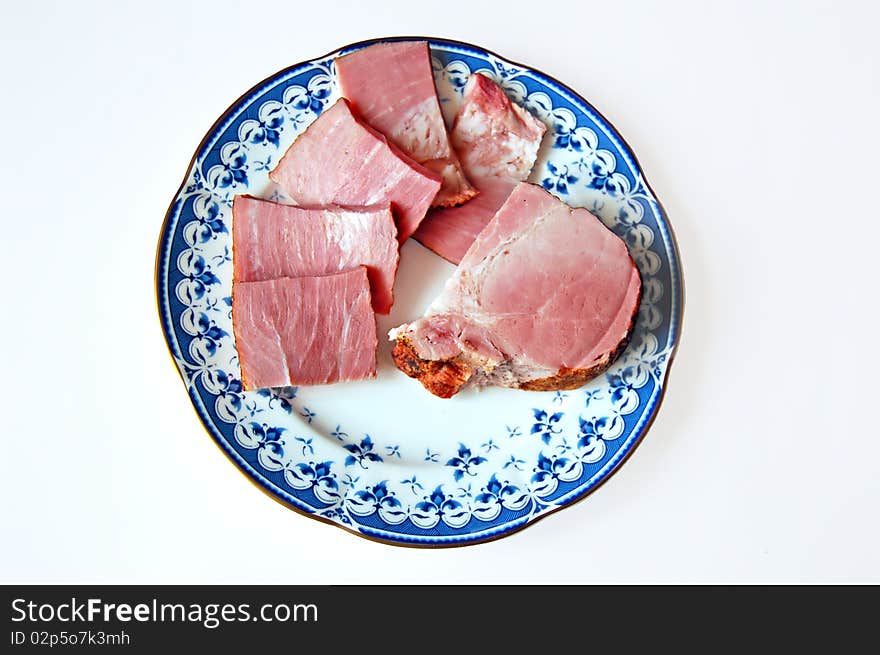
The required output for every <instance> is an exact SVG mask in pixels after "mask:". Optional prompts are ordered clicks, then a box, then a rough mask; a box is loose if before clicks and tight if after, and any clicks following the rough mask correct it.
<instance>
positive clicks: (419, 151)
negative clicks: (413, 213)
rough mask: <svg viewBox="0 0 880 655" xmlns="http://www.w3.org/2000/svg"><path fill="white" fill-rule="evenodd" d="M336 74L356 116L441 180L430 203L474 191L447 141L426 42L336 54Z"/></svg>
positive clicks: (453, 200) (443, 203)
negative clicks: (438, 188)
mask: <svg viewBox="0 0 880 655" xmlns="http://www.w3.org/2000/svg"><path fill="white" fill-rule="evenodd" d="M336 74H337V77H338V79H339V87H340V89H341V90H342V95H343V96H345V97H346V98H348V100H349V101H350V102H351V104H352V106H353V107H354V110H355V111H356V112H357V113H358V114H359V115H360V116H361V118H363V119H364V120H365V121H366V122H367V123H369V124H370V125H371V126H373V127H374V128H376V129H377V130H379V131H380V132H381V133H382V134H384V135H385V136H386V137H388V139H389V140H390V141H391V142H392V143H394V144H395V145H396V146H397V147H398V148H400V149H401V150H403V152H405V153H406V154H408V155H409V156H410V157H412V158H413V159H415V160H416V161H417V162H419V163H420V164H422V165H423V166H425V167H426V168H428V169H429V170H431V171H434V172H435V173H437V174H438V175H440V176H441V177H442V178H443V186H442V187H441V188H440V192H439V193H438V194H437V196H436V198H434V202H433V203H432V204H433V206H435V207H451V206H454V205H458V204H461V203H463V202H465V201H467V200H468V199H470V198H472V197H473V196H475V195H476V194H477V192H476V190H475V189H474V188H473V187H472V186H471V184H470V183H469V182H468V180H467V177H466V176H465V174H464V173H463V172H462V169H461V165H460V163H459V161H458V158H457V157H456V154H455V151H454V150H453V149H452V147H451V146H450V144H449V134H448V133H447V131H446V124H445V123H444V122H443V115H442V113H441V111H440V102H439V101H438V99H437V89H436V88H435V87H434V75H433V72H432V70H431V54H430V51H429V49H428V44H427V42H425V41H397V42H391V43H377V44H375V45H371V46H368V47H366V48H363V49H361V50H357V51H355V52H352V53H350V54H347V55H344V56H342V57H339V58H338V59H337V60H336Z"/></svg>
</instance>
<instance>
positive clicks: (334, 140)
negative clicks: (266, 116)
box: [269, 99, 440, 243]
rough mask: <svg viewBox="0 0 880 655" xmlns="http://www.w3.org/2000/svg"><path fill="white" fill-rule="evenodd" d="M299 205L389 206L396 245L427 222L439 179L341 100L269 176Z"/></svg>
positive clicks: (308, 131) (312, 127) (313, 126)
mask: <svg viewBox="0 0 880 655" xmlns="http://www.w3.org/2000/svg"><path fill="white" fill-rule="evenodd" d="M269 178H270V179H271V180H272V181H273V182H275V183H276V184H278V186H280V187H281V188H282V189H284V191H285V192H286V193H287V194H288V195H289V196H290V197H291V198H292V199H293V201H294V202H295V203H296V204H298V205H311V206H322V205H331V204H332V205H344V206H349V207H366V206H370V205H384V204H388V203H390V204H391V210H392V212H393V213H394V218H395V221H396V222H397V240H398V241H399V242H400V243H403V242H404V241H406V239H408V238H409V236H410V235H411V234H412V233H413V232H414V231H415V229H416V228H417V227H418V225H419V223H420V222H421V220H422V219H423V218H424V217H425V212H427V211H428V207H430V205H431V200H432V199H433V198H434V196H435V195H436V194H437V191H438V189H439V188H440V178H439V177H438V176H437V175H435V174H434V173H431V172H430V171H428V170H426V169H425V168H424V167H422V166H421V165H419V164H418V163H416V162H414V161H413V160H411V159H410V158H409V157H407V156H406V155H404V154H403V153H401V152H400V151H399V150H397V149H396V148H394V147H393V146H391V145H390V144H389V143H388V142H387V141H386V140H385V138H384V137H383V136H382V135H381V134H379V133H378V132H376V131H375V130H374V129H372V128H370V127H369V126H367V125H365V124H364V123H362V122H360V121H358V120H357V119H356V118H355V117H354V115H353V114H352V113H351V108H350V107H349V105H348V102H346V101H345V99H340V100H338V101H337V102H336V103H335V104H334V105H333V106H332V107H330V108H329V109H327V110H326V111H324V113H322V114H321V115H320V116H319V117H318V118H317V119H315V122H314V123H312V124H311V125H309V127H308V128H307V129H306V131H305V132H304V133H303V134H301V135H300V136H299V137H298V138H297V139H296V140H295V141H294V142H293V145H291V146H290V148H289V149H288V150H287V152H286V153H285V154H284V157H282V158H281V161H279V162H278V165H277V166H276V167H275V169H274V170H272V171H271V172H270V173H269Z"/></svg>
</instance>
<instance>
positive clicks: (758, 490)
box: [0, 0, 880, 583]
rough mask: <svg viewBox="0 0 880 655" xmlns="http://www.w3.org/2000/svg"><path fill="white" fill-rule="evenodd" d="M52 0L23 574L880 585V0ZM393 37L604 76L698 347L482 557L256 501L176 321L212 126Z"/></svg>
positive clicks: (8, 489)
mask: <svg viewBox="0 0 880 655" xmlns="http://www.w3.org/2000/svg"><path fill="white" fill-rule="evenodd" d="M31 4H32V3H24V2H18V3H4V5H3V8H2V9H0V62H2V63H0V88H2V89H3V92H2V94H3V102H2V103H0V125H2V131H3V140H2V143H3V148H2V156H0V189H2V192H3V199H4V202H5V207H4V211H3V213H2V219H0V220H2V221H3V232H2V233H3V237H2V244H3V248H2V251H3V256H2V258H0V267H2V277H3V279H4V280H5V291H4V298H3V300H4V302H3V306H4V311H3V320H2V321H0V337H2V343H3V344H4V350H5V354H6V362H5V366H4V371H5V373H4V375H3V376H2V378H0V397H2V398H3V399H4V401H5V402H4V405H3V407H4V411H3V420H2V435H3V436H2V439H3V444H2V451H0V452H2V454H0V493H2V500H0V522H2V525H3V528H2V538H0V582H7V583H9V582H120V583H121V582H127V583H128V582H175V583H190V582H267V583H270V582H271V583H274V582H284V583H344V582H349V583H361V582H378V583H393V582H401V583H421V582H441V583H463V582H586V583H594V582H875V583H877V582H880V558H878V557H877V552H878V549H880V522H878V520H877V511H878V505H880V464H878V462H880V430H878V428H877V422H876V421H877V420H876V417H875V412H876V407H877V402H876V401H875V400H874V395H875V391H874V387H875V379H876V371H877V364H878V356H877V350H878V349H877V346H876V345H875V344H874V343H873V340H872V338H873V330H874V328H875V327H876V325H877V318H878V310H877V296H878V293H877V284H876V273H875V271H876V264H875V262H874V259H875V257H876V245H877V240H878V237H880V230H878V218H880V216H878V210H877V202H876V199H875V198H874V197H873V195H874V192H875V191H876V188H877V172H878V164H877V153H878V147H880V139H878V127H877V117H878V116H880V90H878V79H880V75H878V63H880V55H878V52H880V50H878V48H877V46H876V34H875V30H876V25H877V24H878V19H880V13H878V10H877V8H876V5H872V4H871V3H839V2H833V3H832V2H826V3H821V4H814V3H810V6H809V8H807V7H805V6H804V5H805V3H796V2H791V3H787V4H785V3H766V2H749V3H736V4H735V5H733V4H732V6H730V7H728V8H725V9H721V8H714V9H707V8H704V7H703V4H704V3H699V2H693V3H686V4H681V3H672V2H656V3H638V4H627V6H619V5H622V4H624V3H596V4H595V6H593V7H588V6H587V3H584V2H583V1H582V0H580V1H577V2H562V1H557V2H554V3H552V4H551V5H546V6H542V5H541V4H540V3H538V4H535V3H534V2H530V3H524V2H522V3H521V2H512V1H509V0H508V1H507V2H505V3H503V9H500V10H499V9H495V10H490V9H489V8H488V7H486V8H484V7H483V6H482V4H481V3H479V4H478V3H474V2H461V3H456V2H446V3H444V4H443V7H444V9H443V10H442V11H440V10H438V9H437V7H438V5H436V4H435V5H431V4H425V8H424V9H421V10H420V9H418V6H419V5H420V4H421V3H415V2H411V1H404V2H394V3H370V4H369V7H368V8H362V5H364V4H366V3H362V2H350V3H339V2H337V3H331V2H321V3H316V6H317V7H318V9H317V10H314V11H313V10H309V9H302V8H299V9H297V6H298V5H299V4H300V3H296V2H283V3H273V4H272V6H270V5H269V3H259V4H258V5H255V7H256V9H252V10H248V9H246V7H247V6H248V3H200V4H197V5H193V6H192V7H191V8H186V9H179V8H175V5H177V4H178V3H176V2H150V3H141V4H140V5H136V4H135V3H130V4H129V5H128V6H127V7H122V6H117V4H116V3H109V2H108V3H106V4H103V5H93V6H91V8H87V7H86V5H85V3H81V5H82V6H79V7H77V6H74V5H73V4H67V3H65V4H62V3H58V4H57V6H54V7H46V6H37V5H36V4H34V5H33V6H31ZM119 4H120V5H121V4H122V3H119ZM181 4H182V3H181ZM487 4H489V3H487ZM331 5H336V6H331ZM455 5H457V6H455ZM844 5H846V6H844ZM315 21H318V22H315ZM305 24H309V27H308V29H303V26H304V25H305ZM242 25H249V26H251V27H252V29H251V30H248V31H245V32H242V31H240V30H239V29H238V27H239V26H242ZM285 26H287V27H285ZM394 34H429V35H437V36H447V37H450V38H457V39H460V40H464V41H470V42H473V43H477V44H480V45H483V46H485V47H487V48H489V49H491V50H494V51H496V52H498V53H499V54H502V55H504V56H506V57H509V58H511V59H513V60H516V61H522V62H525V63H527V64H529V65H532V66H534V67H537V68H539V69H541V70H543V71H545V72H547V73H549V74H551V75H553V76H554V77H557V78H559V79H561V80H563V81H565V82H566V83H567V84H569V85H570V86H572V87H573V88H574V89H576V90H578V91H580V92H581V93H582V94H583V95H584V96H586V97H587V98H588V99H589V100H590V101H591V102H593V104H595V105H596V107H598V108H599V110H600V111H602V112H603V113H604V114H605V115H606V116H607V117H608V118H609V119H610V120H611V121H612V122H613V123H614V124H615V125H616V126H617V128H618V129H619V130H620V131H621V133H622V134H623V135H624V137H625V138H626V139H627V140H628V142H629V143H630V145H631V146H632V147H633V149H634V150H635V152H636V154H637V155H638V157H639V159H640V161H641V163H642V165H643V167H644V169H645V171H646V173H647V176H648V179H649V180H650V181H651V183H652V186H653V187H654V189H655V191H656V192H657V195H658V196H659V198H660V199H661V201H662V202H663V203H664V205H665V208H666V210H667V212H668V214H669V216H670V218H671V221H672V223H673V225H674V228H675V230H676V234H677V236H678V241H679V246H680V249H681V254H682V260H683V266H684V274H685V285H686V305H685V323H684V330H683V340H682V343H681V347H680V349H679V351H678V355H677V357H676V360H675V362H674V364H673V367H672V374H671V381H670V385H669V391H668V393H667V395H666V398H665V400H664V403H663V406H662V408H661V411H660V414H659V417H658V418H657V420H656V422H655V424H654V426H653V428H652V429H651V431H650V432H649V434H648V436H647V437H646V439H645V441H644V442H643V444H642V445H641V446H640V447H639V448H638V450H637V451H636V453H635V454H634V455H633V457H632V458H631V459H630V460H629V461H628V462H627V463H626V464H625V465H624V467H623V468H622V470H621V471H620V472H619V473H618V474H617V475H615V476H614V477H613V478H612V479H611V480H610V481H609V482H608V483H607V484H606V485H604V486H603V487H602V488H601V489H600V490H598V491H597V492H596V493H594V494H593V495H591V496H590V497H589V498H588V499H587V500H585V501H583V502H581V503H579V504H578V505H576V506H574V507H571V508H568V509H566V510H563V511H562V512H559V513H557V514H555V515H553V516H551V517H548V518H546V519H544V520H542V521H540V522H539V523H538V524H537V525H535V526H534V527H531V528H529V529H527V530H525V531H524V532H521V533H519V534H516V535H514V536H511V537H507V538H505V539H502V540H500V541H497V542H493V543H489V544H484V545H479V546H472V547H467V548H458V549H450V550H435V551H424V550H412V549H403V548H395V547H390V546H384V545H379V544H376V543H372V542H368V541H365V540H362V539H358V538H356V537H353V536H351V535H350V534H348V533H345V532H343V531H342V530H339V529H337V528H334V527H330V526H327V525H324V524H321V523H318V522H315V521H312V520H309V519H307V518H304V517H301V516H299V515H297V514H294V513H293V512H290V511H289V510H287V509H285V508H283V507H282V506H281V505H279V504H277V503H275V502H273V501H272V500H270V499H269V498H268V497H266V496H265V495H263V494H262V493H261V492H260V491H258V490H257V489H256V488H255V487H254V486H253V485H251V484H249V483H248V482H247V481H246V480H245V478H244V477H242V476H241V475H240V474H239V473H238V472H237V471H236V469H235V468H234V466H233V465H232V464H231V463H229V462H228V461H227V460H226V458H225V457H224V455H223V454H222V453H221V452H220V450H219V449H218V448H217V447H216V446H215V445H214V444H213V443H212V441H211V440H210V438H209V437H208V436H207V434H206V433H205V432H204V430H203V429H202V428H201V426H200V423H199V421H198V419H197V417H196V414H195V412H194V411H193V410H192V408H191V406H190V403H189V400H188V398H187V396H186V393H185V391H184V388H183V385H182V384H181V382H180V380H179V378H178V376H177V373H176V371H175V369H174V367H173V365H172V362H171V360H170V358H169V356H168V354H167V351H166V349H165V345H164V341H163V338H162V334H161V330H160V328H159V322H158V319H157V315H156V309H155V300H154V290H153V264H154V256H155V242H156V238H157V236H158V234H159V228H160V225H161V222H162V218H163V216H164V213H165V211H166V209H167V204H168V202H169V201H170V199H171V197H172V196H173V194H174V192H175V190H176V189H177V186H178V184H179V183H180V180H181V178H182V176H183V173H184V170H185V168H186V166H187V164H188V162H189V159H190V157H191V156H192V153H193V152H194V150H195V147H196V146H197V144H198V142H199V140H200V139H201V137H202V135H203V134H204V133H205V132H206V131H207V129H208V127H210V125H211V124H212V122H213V121H214V120H215V119H216V118H217V116H218V115H219V114H220V113H221V112H222V111H223V110H224V109H225V108H226V107H227V106H228V105H229V104H230V103H231V102H232V101H233V100H235V99H236V98H237V97H238V96H239V95H240V94H241V93H243V92H244V91H245V90H247V89H248V88H249V87H250V86H251V85H253V84H254V83H256V82H257V81H259V80H261V79H263V78H264V77H266V76H268V75H270V74H271V73H273V72H275V71H276V70H278V69H280V68H283V67H285V66H288V65H290V64H292V63H295V62H297V61H301V60H303V59H307V58H311V57H314V56H317V55H320V54H323V53H325V52H327V51H329V50H331V49H333V48H336V47H338V46H340V45H343V44H345V43H349V42H353V41H358V40H361V39H364V38H369V37H374V36H382V35H394ZM257 53H259V54H257Z"/></svg>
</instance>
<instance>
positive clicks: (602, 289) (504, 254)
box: [389, 182, 641, 398]
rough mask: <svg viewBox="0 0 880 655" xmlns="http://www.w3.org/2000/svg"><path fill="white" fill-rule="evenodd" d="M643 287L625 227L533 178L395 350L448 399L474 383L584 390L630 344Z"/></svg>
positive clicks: (401, 332) (410, 370)
mask: <svg viewBox="0 0 880 655" xmlns="http://www.w3.org/2000/svg"><path fill="white" fill-rule="evenodd" d="M640 296H641V278H640V276H639V271H638V269H637V268H636V266H635V264H634V263H633V261H632V259H631V258H630V256H629V253H628V251H627V248H626V245H625V244H624V242H623V241H622V240H621V239H620V238H618V237H617V236H616V235H615V234H614V233H613V232H611V231H610V230H609V229H608V228H606V227H605V225H604V224H602V222H601V221H600V220H599V219H598V218H596V217H595V216H593V215H592V214H591V213H590V212H588V211H587V210H586V209H572V208H570V207H568V205H566V204H564V203H562V202H560V201H559V200H558V199H556V198H555V197H553V196H552V195H550V194H549V193H547V191H545V190H544V189H543V188H542V187H540V186H535V185H533V184H528V183H525V182H523V183H520V184H519V185H517V187H516V188H515V189H514V191H513V193H511V195H510V196H509V197H508V199H507V201H506V202H505V203H504V205H503V206H502V207H501V209H500V210H499V211H498V213H497V214H496V215H495V216H494V218H493V219H492V220H491V221H490V223H489V224H488V225H487V226H486V228H485V229H484V230H483V232H481V233H480V235H479V237H478V238H477V240H476V241H475V242H474V243H473V245H472V246H471V247H470V249H469V250H468V251H467V253H466V254H465V256H464V258H463V259H462V260H461V263H460V264H459V266H458V268H457V269H456V270H455V273H454V274H453V276H452V277H451V278H450V279H449V281H448V282H447V283H446V286H445V287H444V290H443V292H442V293H441V294H440V296H439V297H438V298H437V299H436V300H435V301H434V302H433V303H432V304H431V306H430V307H429V308H428V311H427V313H426V315H425V316H424V317H423V318H420V319H418V320H416V321H414V322H413V323H410V324H407V325H402V326H400V327H398V328H395V329H394V330H392V331H391V332H390V333H389V337H390V338H391V339H392V340H393V341H394V342H395V345H394V348H393V350H392V355H393V358H394V362H395V364H396V365H397V367H398V368H400V369H401V370H402V371H403V372H404V373H406V374H407V375H409V376H410V377H414V378H417V379H419V380H420V381H421V383H422V384H423V385H424V386H425V388H427V389H428V390H429V391H431V393H434V394H435V395H438V396H440V397H443V398H448V397H450V396H452V395H454V394H455V393H457V392H458V391H459V390H460V389H461V388H462V387H463V386H465V385H466V384H472V385H475V386H484V385H501V386H506V387H515V388H520V389H530V390H555V389H573V388H576V387H579V386H581V385H583V384H584V382H586V381H587V380H589V379H590V378H592V377H595V376H596V375H598V374H599V373H601V372H602V371H604V370H605V369H606V368H608V366H610V365H611V364H612V363H613V361H614V360H615V358H616V357H617V356H618V355H619V354H620V353H621V352H622V351H623V348H624V347H625V345H626V343H627V341H628V339H629V335H630V332H631V330H632V329H633V325H634V323H635V317H636V313H637V311H638V307H639V299H640Z"/></svg>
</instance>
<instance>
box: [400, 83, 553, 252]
mask: <svg viewBox="0 0 880 655" xmlns="http://www.w3.org/2000/svg"><path fill="white" fill-rule="evenodd" d="M546 129H547V126H546V125H544V123H542V122H541V121H540V120H538V119H537V118H535V117H534V116H532V114H530V113H529V112H528V111H526V110H525V109H523V108H522V107H520V106H519V105H517V104H515V103H513V102H511V101H510V99H509V98H508V97H507V94H505V93H504V91H503V89H502V88H501V87H500V86H498V85H497V84H495V82H493V81H492V80H490V79H489V78H488V77H486V76H485V75H481V74H480V73H474V74H473V75H471V77H470V79H468V82H467V84H466V85H465V88H464V98H463V99H462V102H461V106H460V107H459V110H458V113H457V114H456V117H455V122H454V123H453V127H452V145H453V146H454V147H455V150H456V152H457V153H458V156H459V157H460V159H461V163H462V166H463V167H464V170H465V173H466V174H467V176H468V178H469V179H470V180H471V181H472V182H473V184H474V186H475V187H477V189H479V191H480V194H479V195H478V196H477V197H476V198H474V199H473V200H471V201H470V202H468V203H467V204H464V205H462V206H461V207H453V208H448V209H436V210H432V211H430V212H428V216H427V218H425V220H424V221H422V223H421V224H420V225H419V229H418V230H417V231H416V234H415V238H416V239H418V240H419V241H420V242H421V243H422V244H423V245H425V246H426V247H428V248H430V249H431V250H433V251H434V252H436V253H437V254H438V255H440V256H441V257H443V258H445V259H448V260H449V261H451V262H452V263H454V264H457V263H458V262H460V261H461V258H462V257H464V253H465V252H467V249H468V248H469V247H470V245H471V244H472V243H473V242H474V239H476V238H477V235H478V234H479V233H480V232H481V231H482V230H483V228H484V227H486V224H487V223H488V222H489V221H490V220H491V219H492V217H493V216H494V215H495V212H497V211H498V210H499V209H500V208H501V205H503V204H504V201H505V200H507V197H508V196H509V195H510V193H511V191H513V188H514V187H515V186H516V185H517V183H519V182H521V181H523V180H525V179H526V178H527V177H528V176H529V173H531V170H532V166H534V165H535V159H537V157H538V148H539V147H540V146H541V139H542V138H543V137H544V132H545V131H546Z"/></svg>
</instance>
